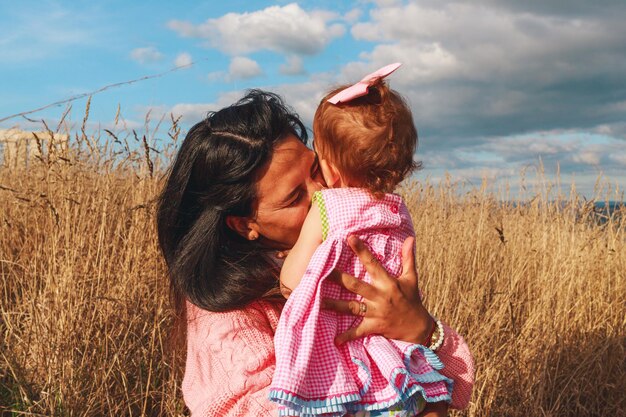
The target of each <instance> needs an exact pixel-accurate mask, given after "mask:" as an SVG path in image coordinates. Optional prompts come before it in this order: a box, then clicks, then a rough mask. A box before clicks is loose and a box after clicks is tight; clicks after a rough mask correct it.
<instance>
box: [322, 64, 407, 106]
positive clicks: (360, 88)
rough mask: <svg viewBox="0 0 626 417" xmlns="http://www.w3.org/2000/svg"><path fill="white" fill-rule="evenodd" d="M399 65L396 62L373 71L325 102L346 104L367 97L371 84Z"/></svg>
mask: <svg viewBox="0 0 626 417" xmlns="http://www.w3.org/2000/svg"><path fill="white" fill-rule="evenodd" d="M400 65H402V64H401V63H399V62H396V63H395V64H390V65H387V66H384V67H382V68H381V69H379V70H378V71H374V72H373V73H371V74H368V75H366V76H365V77H363V79H362V80H361V81H359V82H358V83H356V84H353V85H351V86H350V87H348V88H344V89H343V90H341V91H340V92H338V93H337V94H335V95H334V96H332V97H331V98H329V99H328V100H327V101H328V102H329V103H332V104H339V103H347V102H348V101H350V100H354V99H355V98H358V97H363V96H365V95H367V90H368V89H369V88H370V86H371V85H372V84H374V83H375V82H376V81H377V80H378V79H380V78H385V77H386V76H388V75H389V74H391V73H392V72H394V71H395V70H397V69H398V68H399V67H400Z"/></svg>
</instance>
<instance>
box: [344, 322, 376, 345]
mask: <svg viewBox="0 0 626 417" xmlns="http://www.w3.org/2000/svg"><path fill="white" fill-rule="evenodd" d="M364 323H365V322H361V324H359V325H358V326H356V327H353V328H351V329H348V330H346V331H345V332H343V333H341V334H340V335H339V336H337V337H335V345H337V346H339V345H343V344H344V343H346V342H349V341H350V340H356V339H358V338H360V337H363V336H367V335H368V334H370V333H369V332H368V331H367V328H366V325H364Z"/></svg>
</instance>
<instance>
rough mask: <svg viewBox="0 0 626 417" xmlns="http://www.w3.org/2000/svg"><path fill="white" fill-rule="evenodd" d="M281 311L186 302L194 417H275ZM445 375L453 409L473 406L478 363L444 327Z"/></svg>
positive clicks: (259, 305)
mask: <svg viewBox="0 0 626 417" xmlns="http://www.w3.org/2000/svg"><path fill="white" fill-rule="evenodd" d="M279 314H280V306H276V305H274V304H271V303H268V302H263V301H258V302H255V303H252V304H250V305H249V306H248V307H246V308H245V309H242V310H233V311H229V312H225V313H212V312H208V311H204V310H200V309H199V308H198V307H196V306H194V305H192V304H191V303H187V316H188V325H187V359H186V365H185V376H184V379H183V384H182V392H183V398H184V400H185V404H186V405H187V407H188V408H189V410H190V411H191V415H192V416H193V417H222V416H223V417H248V416H249V417H270V416H276V415H277V413H278V409H277V407H276V405H275V404H274V403H271V402H270V401H269V400H268V399H267V398H268V394H269V387H270V382H271V380H272V375H273V374H274V369H275V360H274V334H275V331H276V326H277V325H278V316H279ZM437 355H438V356H439V358H440V359H441V361H442V362H443V363H444V364H445V368H444V369H443V371H442V373H444V374H445V375H446V376H448V377H450V378H452V379H454V381H455V387H454V392H453V394H452V404H451V406H452V407H454V408H459V409H462V408H465V407H467V405H468V404H469V401H470V396H471V392H472V386H473V383H474V364H473V360H472V356H471V355H470V353H469V349H468V348H467V345H466V344H465V341H464V340H463V338H462V337H461V336H459V335H458V334H457V333H456V332H455V331H454V330H452V329H450V328H448V327H447V326H446V328H445V341H444V343H443V345H442V346H441V348H440V349H439V350H438V351H437Z"/></svg>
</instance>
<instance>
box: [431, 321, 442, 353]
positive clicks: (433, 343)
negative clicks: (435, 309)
mask: <svg viewBox="0 0 626 417" xmlns="http://www.w3.org/2000/svg"><path fill="white" fill-rule="evenodd" d="M433 319H435V318H434V317H433ZM435 323H436V326H437V330H436V332H437V340H432V339H431V342H430V346H429V347H428V348H429V349H430V350H432V351H433V352H434V351H436V350H437V349H439V348H440V347H441V345H443V324H441V320H438V319H435Z"/></svg>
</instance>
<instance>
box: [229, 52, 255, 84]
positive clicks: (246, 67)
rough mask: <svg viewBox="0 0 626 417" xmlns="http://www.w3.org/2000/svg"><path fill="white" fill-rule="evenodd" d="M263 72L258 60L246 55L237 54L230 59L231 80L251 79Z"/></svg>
mask: <svg viewBox="0 0 626 417" xmlns="http://www.w3.org/2000/svg"><path fill="white" fill-rule="evenodd" d="M261 74H263V70H262V69H261V67H260V66H259V64H258V62H256V61H255V60H253V59H250V58H246V57H245V56H236V57H234V58H233V59H232V60H231V61H230V65H229V67H228V76H229V78H230V79H231V80H240V79H249V78H254V77H258V76H259V75H261Z"/></svg>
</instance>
